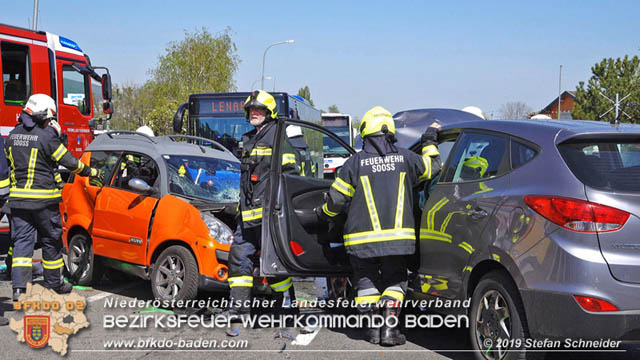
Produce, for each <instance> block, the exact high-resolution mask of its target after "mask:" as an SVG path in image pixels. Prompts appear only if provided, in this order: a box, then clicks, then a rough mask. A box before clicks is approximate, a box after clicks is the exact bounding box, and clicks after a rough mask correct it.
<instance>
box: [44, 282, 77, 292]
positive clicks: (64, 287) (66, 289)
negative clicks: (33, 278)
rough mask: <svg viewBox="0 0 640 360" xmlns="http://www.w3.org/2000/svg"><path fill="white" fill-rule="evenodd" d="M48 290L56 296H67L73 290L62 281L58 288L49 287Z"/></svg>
mask: <svg viewBox="0 0 640 360" xmlns="http://www.w3.org/2000/svg"><path fill="white" fill-rule="evenodd" d="M49 289H51V290H53V291H55V292H56V293H58V294H68V293H70V292H71V290H72V289H73V286H72V285H71V284H69V283H66V282H64V281H63V282H62V284H60V285H58V286H54V287H50V288H49Z"/></svg>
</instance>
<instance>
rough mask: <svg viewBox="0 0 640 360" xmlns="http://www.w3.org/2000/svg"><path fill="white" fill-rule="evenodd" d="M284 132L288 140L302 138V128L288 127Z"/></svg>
mask: <svg viewBox="0 0 640 360" xmlns="http://www.w3.org/2000/svg"><path fill="white" fill-rule="evenodd" d="M286 131H287V137H289V138H292V137H296V136H302V128H301V127H300V126H298V125H288V126H287V130H286Z"/></svg>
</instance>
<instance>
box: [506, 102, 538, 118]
mask: <svg viewBox="0 0 640 360" xmlns="http://www.w3.org/2000/svg"><path fill="white" fill-rule="evenodd" d="M532 112H533V109H532V108H531V107H530V106H529V105H527V104H525V103H523V102H521V101H510V102H508V103H506V104H502V106H501V107H500V115H499V116H500V118H501V119H507V120H522V119H526V118H527V115H529V114H530V113H532Z"/></svg>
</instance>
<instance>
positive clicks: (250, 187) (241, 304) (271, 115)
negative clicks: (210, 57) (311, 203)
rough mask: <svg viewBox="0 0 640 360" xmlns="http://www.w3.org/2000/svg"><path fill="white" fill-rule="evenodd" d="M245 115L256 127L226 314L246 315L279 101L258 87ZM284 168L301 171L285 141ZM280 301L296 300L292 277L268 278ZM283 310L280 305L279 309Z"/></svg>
mask: <svg viewBox="0 0 640 360" xmlns="http://www.w3.org/2000/svg"><path fill="white" fill-rule="evenodd" d="M244 110H245V117H246V118H247V120H248V121H249V122H250V123H251V125H253V126H255V129H254V130H252V131H250V132H248V133H246V134H244V135H243V136H242V147H243V149H242V157H241V178H240V179H241V180H240V216H241V219H240V221H238V227H237V229H236V231H235V233H234V237H233V243H232V244H231V251H230V255H229V278H228V281H229V287H230V288H231V294H230V298H231V299H230V300H231V305H230V307H229V309H227V311H226V312H225V313H224V315H227V316H229V315H236V316H238V317H239V316H242V315H246V314H248V313H249V312H250V306H249V305H250V301H251V288H252V287H253V267H254V258H255V256H256V253H257V252H258V251H259V250H260V248H261V243H260V237H261V231H262V214H263V205H264V203H265V194H266V190H267V186H268V185H267V183H268V176H269V169H270V167H271V154H272V148H273V144H274V141H275V135H276V122H275V120H276V117H277V111H276V101H275V99H274V98H273V96H271V94H269V93H268V92H266V91H263V90H257V91H254V92H253V93H252V94H251V95H250V96H249V97H248V98H247V100H246V101H245V104H244ZM285 148H286V149H285V151H284V153H283V156H282V167H283V171H284V172H289V173H297V172H298V171H297V166H296V158H295V153H294V152H293V151H294V150H293V147H291V145H290V144H288V142H287V141H285ZM267 280H268V282H269V285H270V287H271V291H272V294H273V299H274V300H276V305H277V306H281V305H285V306H286V305H288V304H289V303H290V302H291V301H294V300H295V294H294V291H293V281H292V279H291V278H290V277H271V278H268V279H267ZM278 310H280V309H278Z"/></svg>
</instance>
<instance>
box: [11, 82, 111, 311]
mask: <svg viewBox="0 0 640 360" xmlns="http://www.w3.org/2000/svg"><path fill="white" fill-rule="evenodd" d="M55 116H56V105H55V102H54V100H53V99H52V98H51V97H49V96H47V95H44V94H35V95H32V96H31V97H29V100H28V101H27V104H26V105H25V107H24V109H23V111H22V113H21V114H20V118H21V120H22V124H20V125H18V126H16V127H15V129H13V130H12V131H11V132H10V133H9V136H8V137H7V141H6V143H5V146H4V150H5V155H6V157H7V159H8V160H9V166H10V181H11V185H10V188H9V199H8V204H9V208H10V209H11V238H12V242H13V244H14V247H13V261H12V265H11V268H12V271H11V280H12V285H13V300H14V301H17V300H18V297H19V296H20V294H22V293H24V292H25V289H26V285H27V282H28V281H31V265H32V256H33V248H34V242H35V234H36V231H37V233H38V235H39V236H40V239H41V241H42V257H43V261H42V262H43V267H44V282H45V286H46V287H48V288H50V289H52V290H54V291H56V292H57V293H59V294H64V293H69V292H70V291H71V288H72V287H71V285H70V284H68V283H65V282H64V281H63V279H62V267H63V266H64V262H63V260H62V238H61V236H62V224H61V219H60V210H59V207H58V203H59V202H60V201H61V200H62V197H61V191H60V189H58V187H57V186H56V180H55V179H54V169H55V168H56V165H57V164H58V163H59V164H61V165H62V166H64V167H66V168H68V169H70V170H71V171H72V172H73V173H75V174H78V175H79V176H89V175H91V176H98V177H100V176H104V173H103V172H101V171H98V170H96V169H93V168H90V167H89V166H86V165H85V164H84V163H82V162H81V161H80V160H78V159H76V158H75V157H74V156H73V155H71V153H70V152H68V150H67V148H66V147H65V146H64V145H63V144H62V143H61V142H60V138H59V137H58V136H55V135H54V132H53V131H50V130H47V129H46V127H47V126H48V124H49V122H50V120H52V119H55Z"/></svg>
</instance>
